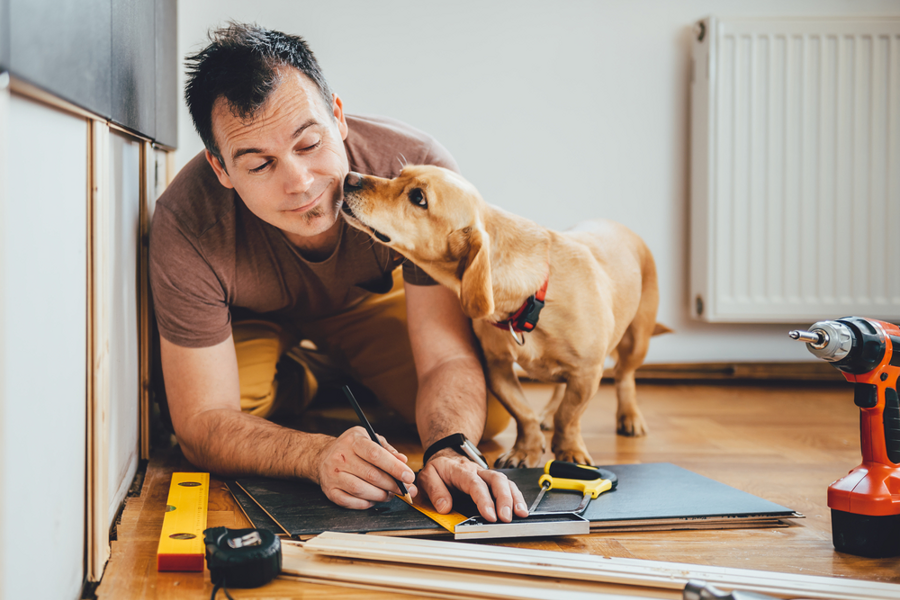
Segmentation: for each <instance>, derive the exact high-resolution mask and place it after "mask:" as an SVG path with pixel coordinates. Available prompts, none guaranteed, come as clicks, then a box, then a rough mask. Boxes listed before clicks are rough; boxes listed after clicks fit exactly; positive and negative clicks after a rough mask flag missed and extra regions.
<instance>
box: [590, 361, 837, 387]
mask: <svg viewBox="0 0 900 600" xmlns="http://www.w3.org/2000/svg"><path fill="white" fill-rule="evenodd" d="M603 376H604V378H610V379H611V378H612V377H613V370H612V369H607V370H606V371H605V372H604V373H603ZM635 378H636V379H638V380H680V381H690V380H694V381H817V382H821V383H841V382H845V381H846V380H845V379H844V376H843V375H841V373H840V372H839V371H838V370H837V369H835V368H834V367H833V366H831V365H830V364H828V363H826V362H720V363H661V364H647V365H643V366H641V367H640V368H639V369H638V370H637V373H636V374H635Z"/></svg>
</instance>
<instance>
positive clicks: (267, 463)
mask: <svg viewBox="0 0 900 600" xmlns="http://www.w3.org/2000/svg"><path fill="white" fill-rule="evenodd" d="M182 429H183V431H180V432H178V441H179V443H180V445H181V448H182V451H183V452H184V454H185V456H186V457H187V459H188V460H189V461H190V462H191V463H192V464H193V465H195V466H197V467H199V468H202V469H206V470H209V471H211V472H213V473H216V474H219V475H225V476H229V477H239V476H243V475H262V476H267V477H301V478H305V479H311V480H313V481H316V482H318V479H319V476H318V465H317V458H316V457H317V456H318V455H319V453H320V451H321V449H322V448H323V447H324V446H326V445H327V444H328V443H330V442H332V441H334V438H332V437H330V436H326V435H319V434H312V433H305V432H302V431H296V430H294V429H289V428H286V427H281V426H280V425H276V424H275V423H271V422H269V421H266V420H265V419H262V418H260V417H255V416H253V415H248V414H245V413H241V412H239V411H235V410H229V409H213V410H208V411H205V412H202V413H199V414H197V415H195V416H194V417H193V418H192V419H191V422H190V423H188V424H187V426H186V427H183V428H182Z"/></svg>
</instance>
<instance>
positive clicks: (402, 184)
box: [344, 165, 494, 319]
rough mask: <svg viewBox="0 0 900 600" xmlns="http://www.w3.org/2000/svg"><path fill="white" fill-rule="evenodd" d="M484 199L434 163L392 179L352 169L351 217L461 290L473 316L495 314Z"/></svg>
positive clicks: (347, 206)
mask: <svg viewBox="0 0 900 600" xmlns="http://www.w3.org/2000/svg"><path fill="white" fill-rule="evenodd" d="M485 206H486V205H485V203H484V200H482V199H481V196H480V195H479V194H478V192H477V191H476V190H475V188H474V187H473V186H472V184H470V183H469V182H468V181H466V180H465V179H463V178H462V177H460V176H459V175H458V174H456V173H454V172H453V171H449V170H447V169H443V168H440V167H435V166H428V165H426V166H407V167H405V168H404V169H403V171H401V172H400V175H399V176H397V177H396V178H394V179H382V178H380V177H371V176H368V175H360V174H358V173H350V174H349V175H348V176H347V178H346V180H345V181H344V215H345V216H346V218H347V221H348V222H349V223H350V224H351V225H353V226H354V227H356V228H357V229H360V230H362V231H365V232H367V233H369V234H370V235H372V236H373V237H374V238H376V239H377V240H379V241H380V242H382V243H384V244H386V245H388V246H390V247H391V248H394V249H395V250H397V251H398V252H400V253H401V254H402V255H404V256H406V257H407V258H408V259H410V260H411V261H413V262H414V263H416V264H417V265H419V266H420V267H421V268H422V269H423V270H424V271H425V272H427V273H428V274H429V275H431V276H432V277H434V278H435V279H436V280H437V281H439V282H440V283H442V284H444V285H446V286H447V287H449V288H451V289H453V290H454V291H456V292H457V293H458V294H459V298H460V302H461V304H462V307H463V311H464V312H465V313H466V314H467V315H468V316H469V317H470V318H472V319H478V318H483V317H486V316H488V315H490V314H491V313H493V312H494V299H493V293H492V290H491V261H490V239H489V238H488V234H487V232H486V231H485V228H484V222H483V219H482V215H483V213H484V207H485Z"/></svg>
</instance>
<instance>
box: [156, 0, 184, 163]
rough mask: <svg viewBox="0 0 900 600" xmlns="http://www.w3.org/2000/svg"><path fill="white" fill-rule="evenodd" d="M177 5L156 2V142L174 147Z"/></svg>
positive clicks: (168, 0)
mask: <svg viewBox="0 0 900 600" xmlns="http://www.w3.org/2000/svg"><path fill="white" fill-rule="evenodd" d="M177 9H178V3H177V0H157V2H156V141H158V142H159V143H160V144H163V145H165V146H170V147H172V148H174V147H175V146H177V145H178V101H179V99H180V96H179V94H178V72H177V69H178V68H179V65H178V14H177Z"/></svg>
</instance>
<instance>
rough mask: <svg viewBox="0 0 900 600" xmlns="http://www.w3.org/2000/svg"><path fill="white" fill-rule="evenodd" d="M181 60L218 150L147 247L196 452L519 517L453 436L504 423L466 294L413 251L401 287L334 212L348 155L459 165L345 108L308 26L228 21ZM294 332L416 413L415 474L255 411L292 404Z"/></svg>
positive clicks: (174, 391)
mask: <svg viewBox="0 0 900 600" xmlns="http://www.w3.org/2000/svg"><path fill="white" fill-rule="evenodd" d="M188 63H189V72H188V82H187V85H186V94H185V95H186V99H187V103H188V106H189V108H190V111H191V115H192V118H193V120H194V124H195V126H196V128H197V131H198V133H199V134H200V137H201V138H202V139H203V141H204V144H205V146H206V148H207V150H206V152H205V153H204V154H203V155H198V156H197V157H195V158H194V159H193V160H192V161H191V162H190V163H189V164H188V165H186V166H185V168H184V169H183V170H182V171H181V172H180V173H179V175H178V176H177V177H176V179H175V181H173V182H172V185H171V186H170V187H169V189H168V190H167V191H166V193H165V194H163V196H162V197H161V198H160V200H159V202H158V204H157V208H156V212H155V215H154V219H153V224H152V229H151V241H150V266H151V285H152V292H153V297H154V303H155V307H156V313H157V321H158V323H159V328H160V334H161V340H160V351H161V358H162V368H163V376H164V379H165V386H166V392H167V397H168V406H169V412H170V415H171V418H172V424H173V426H174V429H175V434H176V436H177V438H178V441H179V443H180V445H181V448H182V450H183V452H184V454H185V456H186V457H187V458H188V460H190V461H191V462H192V463H193V464H195V465H197V466H198V467H201V468H205V469H208V470H210V471H213V472H216V473H220V474H227V475H231V476H236V475H244V474H259V475H268V476H273V477H301V478H307V479H310V480H313V481H315V482H317V483H318V484H319V485H320V486H321V487H322V490H323V491H324V492H325V494H326V495H327V496H328V497H329V498H330V499H331V500H332V501H334V502H335V503H337V504H339V505H341V506H345V507H348V508H356V509H364V508H368V507H370V506H372V504H373V503H374V502H379V501H384V500H386V499H388V498H389V497H390V493H396V492H398V491H399V489H398V487H397V485H396V483H395V482H394V481H393V479H392V477H393V478H396V479H398V480H400V481H403V482H404V483H405V484H406V485H407V487H409V488H410V493H412V494H413V495H415V494H416V493H417V492H418V489H417V488H416V486H415V485H413V483H414V482H416V483H417V484H418V485H419V486H421V488H422V490H423V491H425V493H426V494H427V495H428V497H429V498H430V499H431V501H432V503H433V504H434V506H435V508H436V509H437V510H438V511H439V512H442V513H446V512H448V511H449V510H450V509H451V508H452V499H451V496H450V489H452V488H456V489H458V490H460V491H462V492H464V493H465V494H467V495H469V496H471V498H472V499H473V500H474V501H475V503H476V505H477V506H478V508H479V511H480V512H481V514H482V515H483V516H484V517H485V518H486V519H487V520H489V521H496V520H497V519H498V518H499V519H500V520H502V521H510V520H511V519H512V516H513V512H515V514H517V515H519V516H526V515H527V507H526V506H525V503H524V499H523V498H522V495H521V493H520V492H519V490H518V489H517V488H516V486H515V485H514V484H512V482H510V481H509V480H508V479H507V478H506V477H505V476H503V475H502V474H500V473H497V472H493V471H489V470H487V469H484V468H481V467H480V466H478V465H477V464H476V463H475V462H473V461H472V460H470V459H469V458H468V457H466V456H464V455H463V454H462V453H461V452H460V451H459V448H456V447H453V446H450V447H442V446H443V445H445V444H446V442H443V440H448V439H456V438H455V437H451V436H454V435H455V434H460V433H461V434H464V435H465V437H466V438H468V439H469V440H472V441H474V442H476V443H477V441H478V440H479V439H481V437H482V434H483V433H488V434H490V435H493V433H496V431H494V430H492V431H488V432H486V431H485V422H486V419H487V420H488V421H493V422H494V423H496V422H498V419H497V418H495V417H491V414H495V413H497V411H496V410H494V408H491V409H490V410H486V401H485V398H486V390H485V382H484V376H483V372H482V367H481V364H480V361H479V358H478V354H477V350H476V345H475V341H474V338H473V336H472V333H471V328H470V323H469V322H468V321H467V320H466V318H465V317H464V315H463V314H462V312H461V309H460V307H459V302H458V300H457V299H456V298H455V296H454V295H453V294H452V292H450V291H449V290H447V289H445V288H443V287H441V286H438V285H433V283H434V282H433V281H431V280H430V278H429V277H428V276H427V275H425V274H424V273H423V272H421V271H419V270H418V269H417V268H415V267H414V266H413V265H411V264H409V263H407V264H404V265H403V267H402V270H403V280H404V281H403V283H402V284H401V282H400V280H399V277H398V274H399V273H400V269H395V267H397V266H398V265H399V264H400V263H402V262H403V259H402V257H401V256H399V255H396V254H395V253H394V252H393V251H391V250H390V249H388V248H386V247H384V246H381V245H379V244H374V243H373V242H372V241H371V240H370V239H369V238H368V237H367V236H365V235H364V234H362V233H360V232H358V231H356V230H353V229H352V228H350V227H348V226H347V225H346V223H345V222H344V221H343V219H342V218H341V217H340V207H341V204H342V198H343V182H344V178H345V177H346V175H347V173H348V172H349V171H350V170H351V168H352V170H354V171H359V172H363V173H369V174H373V175H379V176H384V177H392V176H395V175H396V174H397V172H398V171H399V169H400V166H401V163H400V161H401V160H409V161H410V162H418V163H430V164H437V165H441V166H444V167H448V168H453V169H455V168H456V165H455V163H454V162H453V159H452V158H451V157H450V156H449V155H448V153H447V152H446V150H444V149H443V148H442V147H441V146H440V145H439V144H437V143H436V142H434V141H433V140H432V139H431V138H429V137H428V136H425V135H424V134H422V133H421V132H418V131H416V130H414V129H412V128H410V127H408V126H406V125H404V124H402V123H399V122H396V121H390V120H386V119H376V118H360V117H352V116H349V115H346V114H345V113H344V110H343V104H342V102H341V99H340V98H339V97H338V96H337V94H332V93H331V91H330V90H329V88H328V85H327V83H326V82H325V79H324V77H323V76H322V74H321V70H320V69H319V66H318V64H317V63H316V60H315V57H314V56H313V55H312V53H311V52H310V51H309V49H308V47H307V46H306V44H305V42H304V41H303V40H302V39H300V38H298V37H295V36H289V35H285V34H282V33H279V32H275V31H269V30H265V29H263V28H260V27H257V26H248V25H240V24H232V25H230V26H229V27H227V28H225V29H222V30H220V31H217V32H215V33H214V34H213V35H212V36H211V44H210V45H209V46H208V47H207V48H205V49H204V50H202V51H200V52H199V53H197V54H196V55H194V56H191V57H188ZM404 292H405V305H404V303H403V297H404ZM406 329H408V336H407V333H406V331H405V330H406ZM397 332H400V336H398V335H397ZM299 339H310V340H312V341H313V342H314V343H315V345H316V346H317V347H318V348H319V349H320V350H321V351H322V352H323V353H324V354H326V355H328V357H329V359H330V360H333V361H335V362H336V363H337V364H338V365H339V366H340V367H341V368H342V369H344V370H345V371H347V372H349V373H350V374H352V375H353V376H354V377H355V378H356V379H357V380H358V381H360V382H362V383H363V384H364V385H366V387H368V388H369V389H370V390H372V391H373V392H374V393H375V395H376V396H377V397H378V398H379V400H381V401H382V402H384V403H385V404H387V405H388V406H390V407H392V408H394V409H396V410H397V411H398V412H399V413H400V414H401V415H403V416H404V417H405V418H406V419H408V420H410V421H414V422H415V423H416V425H417V428H418V431H419V435H420V438H421V440H422V443H423V446H424V447H425V448H431V449H432V450H431V452H426V454H427V455H428V454H430V456H428V457H427V462H426V464H425V466H424V467H423V469H422V471H421V472H420V473H419V477H418V479H417V480H416V477H415V474H414V473H413V471H412V470H411V469H410V468H409V467H408V466H407V465H406V460H407V459H406V457H405V456H403V455H402V454H399V453H398V452H397V451H396V450H395V449H393V448H392V447H391V446H390V445H387V444H385V448H382V447H381V446H379V445H378V444H375V443H374V442H372V441H371V440H370V439H369V438H368V436H367V435H366V433H365V431H364V430H363V429H362V428H361V427H354V428H351V429H349V430H348V431H346V432H345V433H344V434H343V435H341V436H340V437H337V438H334V437H330V436H325V435H317V434H310V433H305V432H301V431H296V430H294V429H289V428H285V427H281V426H279V425H276V424H274V423H272V422H270V421H267V420H265V419H264V418H261V417H264V416H268V415H271V414H273V413H274V412H277V411H278V410H279V409H281V408H283V404H284V403H285V400H284V399H279V397H278V394H277V387H276V386H277V381H274V376H275V363H276V362H277V360H278V357H279V356H280V355H281V353H282V352H283V351H284V350H285V349H286V348H289V347H291V346H293V345H294V344H295V342H296V341H297V340H299ZM292 352H294V353H300V354H301V355H300V361H301V362H306V363H307V364H309V362H310V361H308V360H306V359H305V358H303V355H302V351H301V350H300V349H298V348H295V349H294V350H292ZM413 360H414V363H415V364H414V367H413V364H412V362H413ZM313 371H315V369H314V368H313V366H312V365H310V368H309V372H307V373H306V375H305V379H306V382H305V383H306V385H305V387H304V390H305V393H304V402H308V400H309V399H310V397H311V396H312V395H313V394H314V393H315V387H316V382H315V377H314V374H313ZM242 408H243V410H242ZM486 413H490V414H488V416H487V417H486ZM499 422H503V420H502V419H499ZM489 429H490V427H489ZM494 429H496V426H495V427H494Z"/></svg>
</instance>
